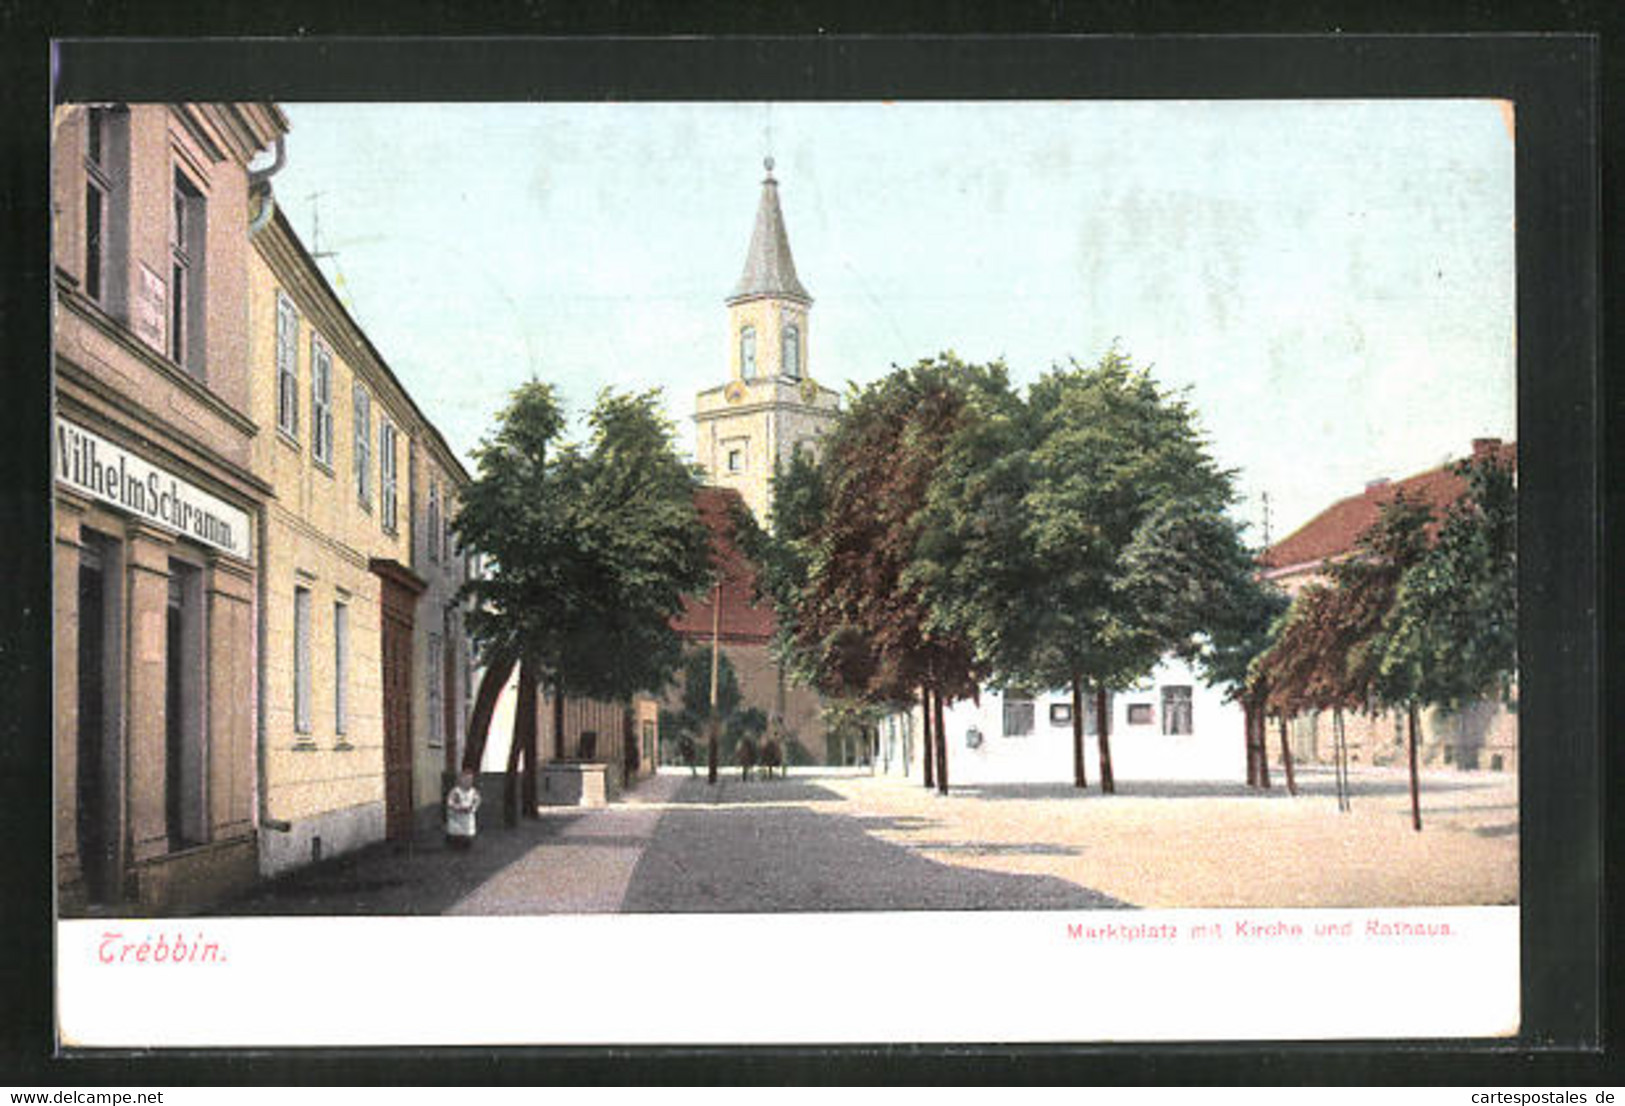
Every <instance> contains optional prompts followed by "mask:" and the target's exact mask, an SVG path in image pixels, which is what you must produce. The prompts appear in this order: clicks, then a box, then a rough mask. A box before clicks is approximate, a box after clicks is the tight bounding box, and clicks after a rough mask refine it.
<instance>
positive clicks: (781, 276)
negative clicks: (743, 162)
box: [728, 157, 812, 304]
mask: <svg viewBox="0 0 1625 1106" xmlns="http://www.w3.org/2000/svg"><path fill="white" fill-rule="evenodd" d="M762 164H763V165H764V166H766V168H767V176H766V177H764V178H763V179H762V201H761V203H760V204H758V205H757V207H756V229H755V230H754V231H752V232H751V236H750V253H749V254H748V255H746V257H745V271H744V273H742V274H741V275H740V277H739V283H738V285H736V286H735V288H734V290H733V295H731V296H729V297H728V303H729V304H734V303H738V302H739V301H741V300H746V299H753V298H755V297H757V296H773V297H776V298H779V299H789V300H796V301H798V302H800V303H802V304H810V303H812V297H811V296H809V295H808V294H807V290H806V289H805V288H803V287H802V286H801V281H800V280H798V279H797V278H796V263H795V259H794V258H792V257H791V256H790V236H789V235H788V234H786V233H785V230H784V214H783V213H782V212H781V211H780V210H779V182H778V181H776V180H774V179H773V159H772V158H771V157H769V158H766V159H765V160H764V161H763V162H762Z"/></svg>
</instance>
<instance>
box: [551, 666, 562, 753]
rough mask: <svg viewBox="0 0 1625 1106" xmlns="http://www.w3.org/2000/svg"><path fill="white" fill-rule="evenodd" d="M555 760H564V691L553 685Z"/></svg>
mask: <svg viewBox="0 0 1625 1106" xmlns="http://www.w3.org/2000/svg"><path fill="white" fill-rule="evenodd" d="M553 759H554V760H563V759H564V689H563V688H562V687H560V686H559V685H558V684H556V683H555V684H554V685H553Z"/></svg>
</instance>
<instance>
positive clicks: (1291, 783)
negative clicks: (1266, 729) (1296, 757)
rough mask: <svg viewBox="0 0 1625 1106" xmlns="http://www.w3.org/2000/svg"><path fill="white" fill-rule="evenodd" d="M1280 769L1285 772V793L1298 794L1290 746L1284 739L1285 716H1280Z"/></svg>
mask: <svg viewBox="0 0 1625 1106" xmlns="http://www.w3.org/2000/svg"><path fill="white" fill-rule="evenodd" d="M1281 767H1282V768H1283V769H1285V771H1286V793H1287V794H1288V795H1296V794H1297V793H1298V780H1297V778H1296V777H1295V776H1294V775H1293V774H1292V744H1291V742H1289V741H1287V739H1286V715H1284V714H1283V715H1281Z"/></svg>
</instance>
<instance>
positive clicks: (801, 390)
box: [694, 158, 840, 526]
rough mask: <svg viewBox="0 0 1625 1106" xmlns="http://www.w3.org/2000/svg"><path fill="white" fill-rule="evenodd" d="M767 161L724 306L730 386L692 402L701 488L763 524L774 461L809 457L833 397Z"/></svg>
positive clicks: (831, 412) (830, 414)
mask: <svg viewBox="0 0 1625 1106" xmlns="http://www.w3.org/2000/svg"><path fill="white" fill-rule="evenodd" d="M764 164H765V166H766V168H767V176H766V177H765V178H763V180H762V199H761V202H760V203H759V204H758V205H757V208H756V227H755V229H754V230H753V231H752V232H751V237H750V251H749V253H747V254H746V256H745V271H744V273H743V274H742V275H741V276H740V278H739V283H738V285H737V286H735V288H734V290H733V294H732V295H730V296H729V297H728V299H727V301H726V302H727V305H728V351H729V352H728V370H729V371H728V382H727V383H726V384H723V385H721V386H719V387H716V388H709V389H707V390H705V391H703V392H701V393H700V394H699V396H698V397H697V399H696V401H695V412H694V422H695V439H696V440H695V450H694V452H695V456H696V457H697V458H698V459H699V463H700V466H701V467H702V468H704V470H705V473H706V479H707V481H708V482H709V483H711V484H715V485H716V486H718V487H723V488H734V489H736V490H737V491H738V492H739V494H740V495H741V496H742V497H743V498H744V500H745V503H746V504H747V505H748V506H749V507H750V509H751V511H752V512H754V513H755V515H756V518H757V521H758V522H760V523H762V525H764V526H765V525H767V522H768V510H769V507H770V506H771V504H772V496H773V488H772V483H773V470H774V464H775V462H777V463H779V464H788V463H789V460H790V456H791V454H792V453H793V452H794V450H795V448H796V446H798V445H800V446H802V447H803V448H806V449H812V450H814V451H816V449H817V444H816V443H817V438H818V436H819V435H820V434H821V433H823V431H824V429H825V428H826V427H828V426H829V424H830V423H831V422H833V421H834V418H835V414H836V411H837V409H838V408H839V405H840V397H839V395H838V394H837V393H836V392H835V391H833V390H831V389H829V388H825V387H823V386H822V385H820V384H818V383H817V382H816V381H814V380H813V378H812V374H811V371H810V368H809V358H808V350H809V344H810V343H809V341H808V328H807V316H808V313H809V312H810V311H811V309H812V303H813V301H812V297H811V296H809V295H808V294H807V290H806V289H805V288H803V287H802V285H801V281H800V279H799V278H798V277H797V276H796V264H795V260H794V258H792V257H791V256H790V238H789V235H788V234H786V233H785V229H784V213H783V212H782V211H780V210H779V182H778V181H776V180H774V179H773V159H772V158H768V159H767V160H766V161H765V162H764Z"/></svg>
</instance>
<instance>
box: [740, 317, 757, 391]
mask: <svg viewBox="0 0 1625 1106" xmlns="http://www.w3.org/2000/svg"><path fill="white" fill-rule="evenodd" d="M739 375H740V376H742V377H744V378H745V379H746V380H754V379H755V378H756V328H755V327H753V326H747V327H745V328H744V329H743V330H741V331H740V332H739Z"/></svg>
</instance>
